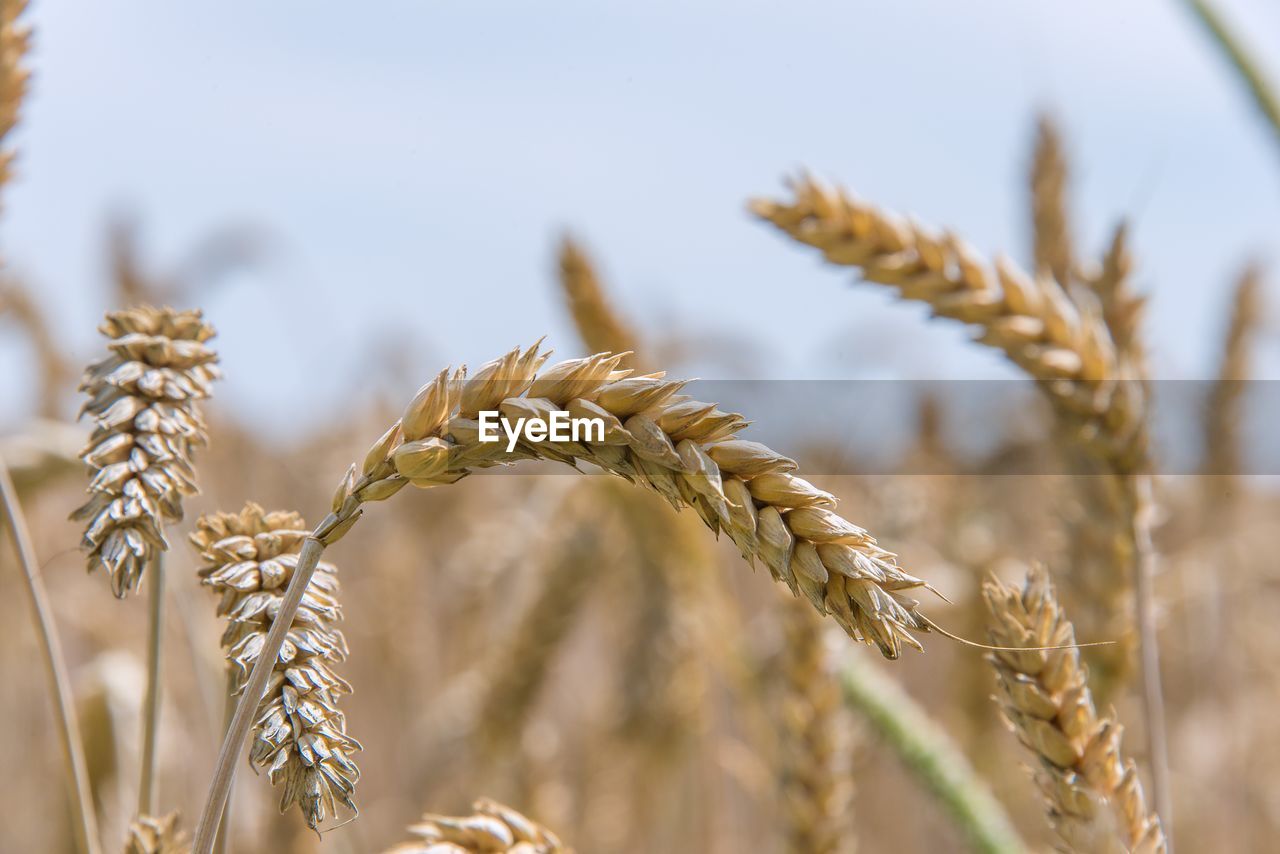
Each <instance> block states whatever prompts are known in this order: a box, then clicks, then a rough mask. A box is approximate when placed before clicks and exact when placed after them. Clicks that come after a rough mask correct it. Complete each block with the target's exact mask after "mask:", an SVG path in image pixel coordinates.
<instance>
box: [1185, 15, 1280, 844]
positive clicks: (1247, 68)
mask: <svg viewBox="0 0 1280 854" xmlns="http://www.w3.org/2000/svg"><path fill="white" fill-rule="evenodd" d="M1184 2H1185V3H1186V5H1187V7H1188V8H1189V9H1190V10H1191V13H1192V14H1193V15H1195V16H1196V18H1197V20H1199V21H1200V23H1201V25H1203V26H1204V28H1205V30H1206V31H1207V32H1208V34H1209V38H1211V39H1212V40H1213V43H1214V44H1215V45H1217V46H1218V49H1219V50H1220V51H1222V54H1223V56H1224V57H1225V58H1226V60H1227V62H1229V63H1231V67H1232V68H1234V69H1235V72H1236V75H1237V76H1238V77H1239V78H1240V82H1241V83H1243V84H1244V86H1245V88H1246V89H1248V90H1249V96H1250V97H1251V98H1253V104H1254V106H1255V107H1257V109H1258V112H1260V113H1261V114H1262V117H1263V118H1264V119H1265V120H1266V122H1267V124H1268V125H1270V127H1271V133H1272V135H1273V136H1274V137H1275V140H1276V142H1278V143H1280V99H1278V98H1277V97H1276V94H1275V91H1274V90H1273V89H1272V88H1271V84H1269V83H1268V82H1267V79H1266V77H1264V76H1263V73H1262V69H1261V68H1260V67H1259V65H1258V63H1257V62H1256V61H1255V60H1254V58H1253V57H1252V56H1250V55H1249V52H1248V51H1247V50H1246V49H1245V47H1244V45H1243V44H1241V42H1240V39H1239V38H1237V37H1236V35H1235V33H1233V32H1232V31H1231V29H1230V28H1229V27H1228V26H1227V23H1226V21H1224V20H1223V19H1222V16H1221V15H1220V14H1218V11H1217V10H1216V9H1214V8H1213V6H1212V5H1210V4H1209V3H1207V2H1205V0H1184ZM1165 830H1166V832H1167V831H1168V828H1167V827H1166V828H1165Z"/></svg>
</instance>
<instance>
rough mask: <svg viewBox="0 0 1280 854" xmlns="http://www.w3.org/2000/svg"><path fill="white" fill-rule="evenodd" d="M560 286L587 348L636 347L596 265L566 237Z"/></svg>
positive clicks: (619, 349) (633, 338)
mask: <svg viewBox="0 0 1280 854" xmlns="http://www.w3.org/2000/svg"><path fill="white" fill-rule="evenodd" d="M560 287H561V289H562V290H563V291H564V295H565V299H566V301H567V302H568V304H569V313H570V314H571V315H573V322H574V325H575V326H576V327H577V329H578V334H579V335H580V336H581V337H582V341H583V343H584V344H586V345H587V347H588V348H590V349H592V350H612V351H613V352H615V353H621V352H623V351H624V350H636V349H637V346H636V343H637V340H638V339H637V337H636V334H635V331H634V330H633V329H632V328H631V327H630V326H629V325H628V324H627V321H626V319H625V318H623V317H622V316H621V315H620V314H619V313H618V312H617V311H616V310H615V309H614V307H613V306H612V305H610V303H609V295H608V294H607V293H606V292H605V289H604V287H603V286H602V285H601V283H600V277H599V275H597V273H596V269H595V265H594V264H592V262H591V259H590V258H589V257H588V256H587V253H586V252H585V251H584V250H583V248H582V247H581V246H580V245H579V244H578V242H577V241H576V240H574V239H573V238H572V237H568V236H566V237H565V238H564V240H563V241H561V243H560ZM626 366H627V365H625V364H624V367H626Z"/></svg>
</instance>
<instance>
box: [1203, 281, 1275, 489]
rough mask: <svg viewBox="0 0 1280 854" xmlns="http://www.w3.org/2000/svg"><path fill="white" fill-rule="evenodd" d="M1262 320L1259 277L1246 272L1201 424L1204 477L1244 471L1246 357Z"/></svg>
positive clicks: (1238, 288) (1235, 295)
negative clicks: (1202, 423) (1242, 447)
mask: <svg viewBox="0 0 1280 854" xmlns="http://www.w3.org/2000/svg"><path fill="white" fill-rule="evenodd" d="M1262 320H1263V307H1262V275H1261V271H1260V270H1259V269H1258V268H1257V267H1256V266H1253V265H1250V266H1248V267H1246V268H1245V270H1244V272H1243V273H1242V274H1241V275H1240V279H1239V281H1238V282H1237V283H1236V288H1235V291H1234V293H1233V295H1232V300H1231V318H1230V321H1229V322H1228V324H1227V333H1226V335H1225V337H1224V338H1223V341H1222V355H1221V356H1220V358H1219V361H1218V376H1217V378H1216V380H1215V382H1214V384H1213V386H1212V388H1211V389H1210V392H1209V400H1208V405H1207V406H1206V407H1205V420H1204V457H1203V462H1202V470H1203V471H1204V473H1205V474H1214V475H1238V474H1240V472H1241V469H1242V467H1243V463H1244V460H1243V454H1242V453H1241V444H1242V443H1241V437H1240V425H1241V421H1242V418H1243V415H1244V413H1243V412H1242V409H1243V403H1244V397H1245V390H1246V384H1247V381H1248V379H1249V375H1250V372H1249V357H1250V355H1251V351H1252V349H1253V345H1254V339H1255V338H1256V337H1257V335H1258V332H1259V330H1260V326H1261V324H1262Z"/></svg>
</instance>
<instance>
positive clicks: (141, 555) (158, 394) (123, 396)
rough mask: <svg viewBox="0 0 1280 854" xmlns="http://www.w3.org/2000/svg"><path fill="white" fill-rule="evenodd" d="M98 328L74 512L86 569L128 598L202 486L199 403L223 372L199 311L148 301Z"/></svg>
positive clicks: (203, 438) (209, 329) (113, 316)
mask: <svg viewBox="0 0 1280 854" xmlns="http://www.w3.org/2000/svg"><path fill="white" fill-rule="evenodd" d="M100 329H101V331H102V333H103V334H104V335H106V336H107V338H109V339H110V341H109V343H108V345H107V347H108V350H109V351H110V353H109V355H108V356H107V357H106V358H105V359H103V360H101V361H99V362H96V363H94V364H92V365H90V366H89V368H88V370H87V371H86V372H85V378H84V382H83V384H82V385H81V390H82V391H85V392H87V393H88V395H89V400H88V401H87V402H86V403H85V405H84V408H83V410H82V413H87V414H88V415H90V416H91V417H92V418H93V421H94V430H93V433H92V434H91V435H90V437H89V444H88V446H87V447H86V448H85V449H84V450H83V451H82V452H81V454H80V456H81V459H83V460H84V461H85V463H86V464H87V465H88V466H89V468H90V470H91V471H92V472H93V479H92V481H91V482H90V484H89V494H90V498H89V501H88V502H87V503H85V504H84V506H82V507H81V508H80V509H79V510H77V511H76V512H75V514H73V517H72V518H74V519H79V520H84V519H87V520H89V524H88V527H87V528H86V530H85V534H84V541H83V547H84V549H85V550H86V551H87V552H88V553H89V569H90V570H93V569H95V568H97V567H101V568H103V569H104V570H106V572H107V574H108V575H109V576H110V580H111V589H112V591H113V592H114V593H115V595H116V596H117V597H119V598H121V599H123V598H124V597H125V596H127V595H128V594H129V592H130V591H131V590H133V589H134V587H136V586H137V583H138V579H139V578H140V577H141V576H142V573H143V571H144V570H145V568H146V567H147V565H148V564H149V563H150V562H152V561H153V560H154V559H155V557H156V555H157V554H159V553H160V552H161V551H164V550H165V549H167V548H168V543H167V541H166V540H165V538H164V526H165V524H166V523H168V522H173V521H177V520H179V519H181V518H182V501H183V499H184V498H185V497H186V496H188V495H191V494H193V493H194V492H195V491H196V485H195V471H194V469H193V467H192V453H193V451H194V449H195V448H197V447H199V446H201V445H204V444H205V442H206V435H205V426H204V422H203V420H202V419H201V417H200V411H199V406H198V403H199V401H201V400H203V399H204V398H206V397H208V396H209V393H210V385H211V383H212V381H213V380H215V379H217V378H218V376H219V373H218V369H217V366H216V365H215V364H214V363H215V362H216V361H217V358H218V357H217V354H216V353H214V351H213V350H212V349H211V348H209V347H208V346H207V344H206V342H207V341H208V340H209V339H210V338H212V337H213V334H214V333H213V328H212V327H211V326H209V325H208V324H207V323H205V322H204V320H203V319H202V317H201V314H200V312H198V311H175V310H173V309H170V308H151V307H149V306H143V307H140V308H133V309H129V310H127V311H117V312H111V313H110V314H108V315H107V318H106V321H105V322H104V323H103V324H102V326H101V327H100Z"/></svg>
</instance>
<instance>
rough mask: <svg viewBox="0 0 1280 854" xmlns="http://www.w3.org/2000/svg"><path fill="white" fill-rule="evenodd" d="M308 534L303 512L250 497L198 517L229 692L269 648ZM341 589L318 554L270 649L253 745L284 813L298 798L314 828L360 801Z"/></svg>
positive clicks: (195, 539) (252, 754) (196, 540)
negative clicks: (343, 665)
mask: <svg viewBox="0 0 1280 854" xmlns="http://www.w3.org/2000/svg"><path fill="white" fill-rule="evenodd" d="M307 534H308V530H307V528H306V524H305V523H304V522H303V519H302V517H301V516H299V515H298V514H296V513H288V512H273V513H267V512H264V511H263V509H262V508H261V507H260V506H258V505H256V504H253V503H249V504H247V505H245V507H244V509H243V510H241V511H240V512H239V513H216V514H211V515H205V516H201V517H200V519H199V520H197V522H196V530H195V532H194V533H192V535H191V542H192V545H193V546H194V547H195V549H196V551H197V552H199V554H200V557H201V558H202V559H203V560H204V561H205V562H206V564H207V565H206V566H205V567H204V568H203V569H201V570H200V577H201V579H202V583H203V584H204V585H205V586H207V587H209V588H211V589H212V590H213V591H214V592H216V593H218V594H219V595H220V597H221V598H220V601H219V603H218V613H219V615H222V616H225V617H226V618H227V628H226V631H225V632H224V633H223V635H222V646H223V649H224V650H226V655H227V661H228V662H229V663H230V664H231V666H232V668H233V670H232V672H233V673H234V682H235V688H234V691H233V693H237V692H240V691H242V690H243V689H244V685H245V682H246V681H247V680H248V676H249V671H250V669H251V668H253V666H254V665H255V664H256V663H257V661H258V660H259V658H260V657H261V656H262V655H263V648H264V646H265V641H266V637H267V633H268V631H269V630H270V629H271V627H272V626H273V625H274V623H275V622H276V621H277V620H278V619H279V615H280V613H281V611H282V608H281V604H282V600H283V591H284V589H285V587H286V586H287V585H288V584H289V581H290V578H291V577H292V576H293V574H294V573H295V572H296V569H295V567H296V565H297V563H298V559H299V558H298V550H299V548H300V547H301V545H302V542H303V540H304V539H305V538H306V536H307ZM337 596H338V579H337V570H336V568H334V567H333V566H332V565H331V564H328V563H321V564H320V565H319V566H318V567H317V568H316V570H315V574H314V575H313V576H312V578H311V579H310V582H309V584H308V587H307V591H306V593H305V595H304V596H303V599H302V604H301V607H299V608H298V609H297V611H296V612H295V613H294V614H293V615H292V616H291V618H290V619H291V624H290V626H289V631H288V634H287V635H286V640H285V643H284V645H283V647H282V648H281V649H280V650H279V651H278V652H276V653H273V654H272V655H271V656H270V659H269V660H271V661H273V662H274V666H273V667H272V668H271V679H270V682H269V683H268V691H267V695H266V696H265V697H264V698H263V699H262V701H261V703H260V704H259V705H258V706H257V718H256V721H255V724H254V741H253V745H252V747H251V749H250V751H249V761H250V762H251V763H252V764H253V765H254V766H256V767H259V768H265V769H266V770H267V772H268V774H269V776H270V778H271V782H272V783H273V784H274V785H277V786H280V787H281V793H280V812H282V813H283V812H284V811H285V810H287V809H288V808H289V807H290V806H291V805H293V804H294V803H296V804H297V805H298V808H299V810H300V811H301V812H302V815H303V817H304V818H305V819H306V822H307V826H308V827H310V828H311V829H313V830H314V829H315V828H316V827H318V826H319V824H320V823H321V822H323V821H324V819H325V818H326V816H329V815H334V814H335V812H336V809H337V805H338V804H342V805H343V806H344V807H346V808H347V809H350V810H352V811H353V812H354V811H355V810H356V806H355V803H354V802H353V801H352V798H351V796H352V793H353V792H354V791H355V785H356V782H357V781H358V780H359V779H360V771H359V769H358V768H357V767H356V765H355V762H354V761H353V760H352V758H351V754H353V753H354V752H355V751H357V750H359V749H360V744H359V742H357V741H356V740H355V739H353V738H351V737H350V736H348V735H347V732H346V729H347V727H346V718H345V717H344V716H343V714H342V713H341V712H340V711H339V710H338V708H337V700H338V697H339V696H341V695H342V694H349V693H351V686H350V685H348V684H347V683H346V682H345V681H343V680H342V679H341V678H340V677H339V676H338V675H337V674H336V673H334V671H333V667H332V666H333V665H334V664H335V663H337V662H341V661H342V660H344V659H345V658H346V656H347V643H346V640H345V639H344V638H343V636H342V633H341V632H340V631H338V629H337V628H335V626H334V624H335V623H336V622H337V621H338V620H340V619H341V618H342V610H341V606H340V605H339V603H338V598H337Z"/></svg>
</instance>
